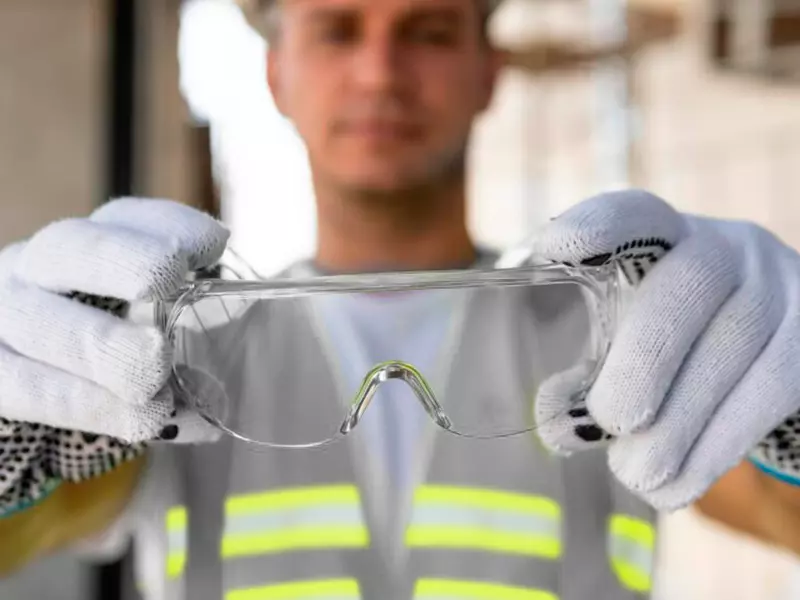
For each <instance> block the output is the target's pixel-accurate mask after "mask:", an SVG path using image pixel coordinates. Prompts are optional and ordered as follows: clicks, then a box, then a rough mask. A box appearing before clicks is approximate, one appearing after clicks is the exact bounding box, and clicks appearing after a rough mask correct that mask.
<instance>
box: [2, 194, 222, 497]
mask: <svg viewBox="0 0 800 600" xmlns="http://www.w3.org/2000/svg"><path fill="white" fill-rule="evenodd" d="M227 239H228V232H227V231H226V230H225V229H224V228H223V227H222V226H221V225H220V224H219V223H218V222H217V221H215V220H214V219H212V218H211V217H209V216H208V215H205V214H203V213H201V212H198V211H196V210H193V209H191V208H189V207H186V206H183V205H180V204H177V203H173V202H168V201H163V200H143V199H132V198H128V199H121V200H116V201H114V202H111V203H108V204H106V205H104V206H103V207H102V208H100V209H98V210H97V211H95V212H94V213H93V214H92V215H91V216H90V217H89V218H88V219H68V220H63V221H59V222H56V223H53V224H51V225H49V226H47V227H45V228H44V229H42V230H41V231H39V232H38V233H36V234H35V235H34V236H33V237H32V238H31V239H30V240H28V241H27V242H23V243H20V244H17V245H15V246H12V247H10V248H7V249H5V250H4V251H3V252H2V253H0V382H1V383H2V385H1V386H0V417H1V418H0V512H2V510H3V509H4V508H5V509H8V508H9V507H11V508H13V507H14V504H15V503H17V504H19V503H22V504H24V503H26V502H29V501H31V500H35V499H36V498H37V497H38V496H39V495H41V493H42V490H43V488H47V487H52V486H53V485H54V484H55V482H57V481H59V480H62V479H66V480H80V479H83V478H86V477H89V476H92V475H96V474H99V473H101V472H104V471H106V470H108V469H109V468H113V466H115V464H116V463H117V462H119V461H121V460H125V459H127V458H130V456H131V455H134V454H137V453H138V452H139V451H140V447H139V446H135V445H129V444H131V443H135V442H142V441H145V440H151V439H154V438H158V437H159V435H160V434H161V433H162V431H163V429H164V426H165V424H167V422H168V420H169V419H170V417H171V416H175V415H174V400H173V392H172V386H171V385H165V384H166V383H167V381H168V378H169V375H170V373H171V352H170V348H169V346H168V344H167V342H166V340H165V339H164V337H163V335H162V334H161V332H159V331H158V330H157V329H156V328H155V327H154V326H152V325H149V326H148V325H140V324H135V323H133V322H131V321H128V320H125V319H124V318H121V317H124V316H125V315H126V313H127V310H128V308H129V306H130V304H131V303H135V302H152V301H153V300H155V299H158V298H161V297H164V296H165V295H167V294H170V293H172V292H174V291H175V290H176V289H177V288H178V286H180V285H181V284H182V283H183V282H184V281H185V279H186V276H187V273H188V272H189V271H191V270H197V269H200V268H203V267H207V266H209V265H211V264H214V263H215V262H216V261H217V260H218V259H219V258H220V256H221V254H222V252H223V250H224V248H225V244H226V242H227ZM98 309H101V310H98ZM172 429H173V433H174V429H175V428H174V427H173V428H172ZM173 437H174V436H173Z"/></svg>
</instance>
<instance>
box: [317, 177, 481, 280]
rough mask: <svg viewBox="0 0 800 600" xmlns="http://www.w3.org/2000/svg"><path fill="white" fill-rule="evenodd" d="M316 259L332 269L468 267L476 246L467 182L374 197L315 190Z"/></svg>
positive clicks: (349, 270)
mask: <svg viewBox="0 0 800 600" xmlns="http://www.w3.org/2000/svg"><path fill="white" fill-rule="evenodd" d="M317 223H318V226H317V240H318V245H317V252H316V256H315V262H316V264H317V266H318V267H319V268H320V269H323V270H325V271H329V272H339V273H345V272H368V271H391V270H427V269H446V268H457V267H465V266H467V265H469V264H471V263H473V262H474V261H475V259H476V257H477V251H476V249H475V245H474V243H473V241H472V239H471V238H470V236H469V233H468V230H467V219H466V202H465V193H464V186H463V184H457V185H451V186H448V187H447V188H445V189H437V190H430V191H428V192H426V191H422V190H420V191H415V192H413V193H410V194H405V195H399V194H398V195H394V196H384V197H376V196H374V195H372V197H366V196H364V195H361V196H353V195H347V196H346V195H343V194H335V193H331V192H330V191H326V190H320V189H318V190H317Z"/></svg>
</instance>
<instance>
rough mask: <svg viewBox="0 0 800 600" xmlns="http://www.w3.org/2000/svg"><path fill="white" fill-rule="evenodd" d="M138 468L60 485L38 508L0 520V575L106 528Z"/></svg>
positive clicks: (130, 492)
mask: <svg viewBox="0 0 800 600" xmlns="http://www.w3.org/2000/svg"><path fill="white" fill-rule="evenodd" d="M144 464H145V459H144V458H140V459H137V460H134V461H131V462H130V463H127V464H125V465H122V466H120V467H119V468H117V469H115V470H114V471H111V472H110V473H107V474H105V475H103V476H101V477H97V478H95V479H91V480H89V481H85V482H82V483H66V484H63V485H61V486H60V487H59V488H58V489H56V491H54V492H53V493H52V494H51V495H50V496H49V497H48V498H46V499H45V500H43V501H42V502H40V503H39V504H38V505H36V506H34V507H32V508H30V509H28V510H25V511H22V512H20V513H17V514H15V515H12V516H9V517H6V518H4V519H0V577H4V576H7V575H9V574H11V573H13V572H14V571H16V570H18V569H21V568H22V567H24V566H25V565H27V564H29V563H31V562H33V561H35V560H37V559H39V558H41V557H43V556H45V555H47V554H50V553H52V552H55V551H57V550H60V549H62V548H65V547H67V546H69V545H70V544H72V543H74V542H77V541H78V540H81V539H85V538H88V537H90V536H93V535H96V534H99V533H102V532H103V531H104V530H105V529H107V528H108V527H110V526H111V525H112V524H113V523H114V521H115V520H116V519H117V518H119V516H120V515H121V514H122V511H123V510H124V509H125V507H126V505H127V504H128V501H129V500H130V498H131V496H132V495H133V492H134V490H135V489H136V486H137V484H138V482H139V479H140V476H141V474H142V470H143V466H144Z"/></svg>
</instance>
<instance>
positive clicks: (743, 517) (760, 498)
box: [695, 462, 800, 555]
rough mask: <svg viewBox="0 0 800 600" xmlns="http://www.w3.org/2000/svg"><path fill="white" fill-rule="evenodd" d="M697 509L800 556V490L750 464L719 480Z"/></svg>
mask: <svg viewBox="0 0 800 600" xmlns="http://www.w3.org/2000/svg"><path fill="white" fill-rule="evenodd" d="M695 506H696V507H697V508H698V509H699V510H700V512H702V513H703V514H704V515H706V516H707V517H709V518H711V519H714V520H715V521H718V522H720V523H722V524H724V525H727V526H728V527H731V528H733V529H735V530H737V531H739V532H742V533H745V534H748V535H751V536H753V537H756V538H758V539H759V540H761V541H763V542H766V543H768V544H771V545H774V546H778V547H781V548H784V549H786V550H789V551H791V552H794V553H795V554H798V555H800V487H797V486H792V485H789V484H786V483H783V482H781V481H778V480H777V479H775V478H774V477H770V476H769V475H766V474H764V473H762V472H761V471H760V470H758V469H757V468H756V467H755V466H753V465H752V464H750V463H749V462H744V463H742V464H741V465H739V466H738V467H737V468H735V469H733V470H732V471H731V472H730V473H728V474H727V475H725V476H724V477H723V478H722V479H720V481H719V482H717V484H716V485H715V486H714V487H712V488H711V490H709V492H708V493H707V494H706V495H705V496H704V497H703V498H701V499H700V500H699V501H698V502H697V503H696V505H695Z"/></svg>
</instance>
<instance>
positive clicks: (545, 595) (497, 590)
mask: <svg viewBox="0 0 800 600" xmlns="http://www.w3.org/2000/svg"><path fill="white" fill-rule="evenodd" d="M434 599H436V600H558V596H556V595H555V594H553V593H551V592H546V591H544V590H534V589H530V588H522V587H513V586H510V585H500V584H496V583H486V582H483V581H459V580H455V579H420V580H419V581H417V584H416V586H415V587H414V600H434Z"/></svg>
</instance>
